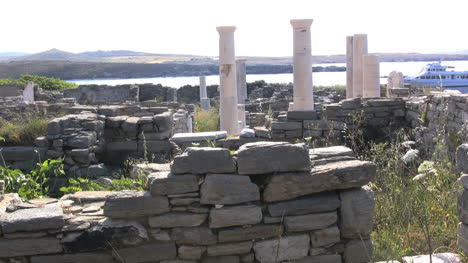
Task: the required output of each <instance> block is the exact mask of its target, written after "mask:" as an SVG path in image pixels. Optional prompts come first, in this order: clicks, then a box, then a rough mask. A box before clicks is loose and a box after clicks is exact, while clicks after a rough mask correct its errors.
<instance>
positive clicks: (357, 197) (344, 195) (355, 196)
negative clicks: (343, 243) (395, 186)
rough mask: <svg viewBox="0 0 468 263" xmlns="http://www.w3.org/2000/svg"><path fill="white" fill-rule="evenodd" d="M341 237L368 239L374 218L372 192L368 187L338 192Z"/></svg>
mask: <svg viewBox="0 0 468 263" xmlns="http://www.w3.org/2000/svg"><path fill="white" fill-rule="evenodd" d="M340 199H341V207H340V213H341V217H340V223H339V225H340V229H341V235H342V236H343V237H344V238H348V239H362V238H364V239H366V238H369V237H370V234H371V232H372V226H373V218H374V207H375V200H374V192H373V191H372V189H371V188H370V187H368V186H364V187H362V188H359V189H352V190H345V191H342V192H340Z"/></svg>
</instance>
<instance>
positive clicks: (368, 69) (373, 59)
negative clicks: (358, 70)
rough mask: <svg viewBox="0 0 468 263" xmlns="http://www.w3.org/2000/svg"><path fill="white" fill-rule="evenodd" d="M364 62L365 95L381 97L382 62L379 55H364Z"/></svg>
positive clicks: (366, 96)
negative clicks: (380, 62)
mask: <svg viewBox="0 0 468 263" xmlns="http://www.w3.org/2000/svg"><path fill="white" fill-rule="evenodd" d="M362 63H363V73H362V78H363V94H362V95H363V97H364V98H374V97H380V64H379V56H376V55H364V56H363V57H362Z"/></svg>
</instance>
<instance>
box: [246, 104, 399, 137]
mask: <svg viewBox="0 0 468 263" xmlns="http://www.w3.org/2000/svg"><path fill="white" fill-rule="evenodd" d="M405 113H406V111H405V102H404V101H403V100H402V99H399V98H396V99H386V98H372V99H361V98H356V99H348V100H342V101H341V102H339V103H332V104H326V105H324V106H323V109H317V110H311V111H288V112H287V113H285V114H283V115H279V116H278V118H277V120H273V121H271V123H270V125H269V130H265V129H262V128H258V129H255V130H256V135H257V137H269V138H272V139H295V138H306V137H312V138H330V139H342V138H343V136H344V135H346V134H347V133H349V132H351V131H352V130H354V129H356V128H357V126H359V128H362V129H364V130H365V132H366V134H367V135H368V136H369V137H371V138H373V139H379V138H382V137H385V136H386V135H388V133H390V132H391V131H392V130H394V129H396V128H399V127H402V126H405Z"/></svg>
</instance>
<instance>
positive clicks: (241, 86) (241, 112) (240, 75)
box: [236, 59, 247, 131]
mask: <svg viewBox="0 0 468 263" xmlns="http://www.w3.org/2000/svg"><path fill="white" fill-rule="evenodd" d="M245 61H246V60H245V59H237V60H236V71H237V103H238V104H237V116H238V121H239V131H241V130H242V129H244V128H245V101H246V100H247V76H246V73H247V70H246V66H245Z"/></svg>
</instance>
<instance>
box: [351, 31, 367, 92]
mask: <svg viewBox="0 0 468 263" xmlns="http://www.w3.org/2000/svg"><path fill="white" fill-rule="evenodd" d="M364 55H367V34H356V35H354V36H353V97H354V98H356V97H362V96H363V75H362V74H363V61H362V60H363V56H364Z"/></svg>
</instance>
